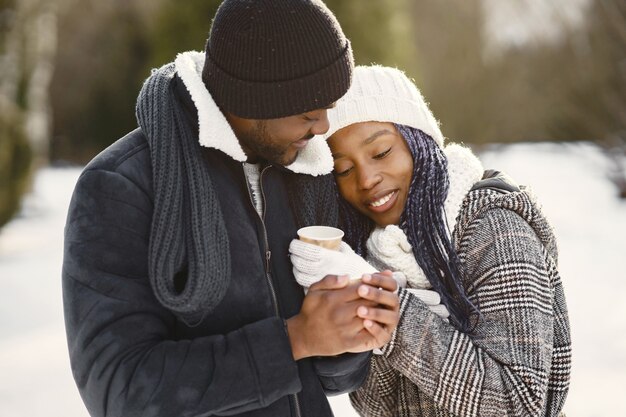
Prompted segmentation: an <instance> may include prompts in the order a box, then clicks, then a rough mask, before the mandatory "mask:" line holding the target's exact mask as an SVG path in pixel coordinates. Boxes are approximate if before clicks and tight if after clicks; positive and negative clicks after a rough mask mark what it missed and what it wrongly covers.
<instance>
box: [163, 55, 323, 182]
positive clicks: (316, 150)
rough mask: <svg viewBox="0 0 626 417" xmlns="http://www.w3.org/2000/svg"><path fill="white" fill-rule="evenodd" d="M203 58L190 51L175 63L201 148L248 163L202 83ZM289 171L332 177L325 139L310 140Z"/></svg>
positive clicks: (180, 56)
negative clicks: (194, 116)
mask: <svg viewBox="0 0 626 417" xmlns="http://www.w3.org/2000/svg"><path fill="white" fill-rule="evenodd" d="M204 59H205V55H204V53H201V52H195V51H191V52H184V53H181V54H179V55H178V56H177V57H176V61H175V62H174V64H175V66H176V72H177V74H178V76H179V77H180V79H181V80H182V81H183V84H184V85H185V87H186V88H187V91H189V95H190V96H191V99H192V100H193V103H194V105H195V106H196V110H197V112H198V131H199V134H198V136H199V139H200V145H202V146H204V147H207V148H213V149H217V150H220V151H222V152H224V153H225V154H226V155H228V156H230V157H231V158H233V159H234V160H235V161H239V162H245V161H246V160H247V159H248V157H247V156H246V153H245V152H244V150H243V148H242V147H241V145H240V144H239V140H238V139H237V137H236V136H235V132H233V129H232V128H231V126H230V124H229V123H228V121H227V120H226V117H224V114H223V113H222V111H221V110H220V108H219V107H218V106H217V104H216V103H215V101H214V100H213V97H211V94H209V91H208V90H207V89H206V87H205V86H204V83H203V82H202V67H203V65H204ZM286 168H287V169H289V170H290V171H292V172H296V173H299V174H308V175H313V176H318V175H325V174H329V173H330V172H331V171H332V170H333V158H332V155H331V152H330V149H329V148H328V145H327V144H326V141H325V140H324V138H323V137H322V136H315V137H314V138H313V139H311V140H310V141H309V144H308V145H307V147H306V148H304V149H303V150H302V151H300V153H299V155H298V157H297V159H296V161H295V162H294V163H292V164H291V165H289V166H287V167H286Z"/></svg>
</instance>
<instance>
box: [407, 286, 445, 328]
mask: <svg viewBox="0 0 626 417" xmlns="http://www.w3.org/2000/svg"><path fill="white" fill-rule="evenodd" d="M407 291H408V292H410V293H411V294H412V295H414V296H416V297H417V298H419V299H420V300H422V301H423V302H424V304H426V306H427V307H428V308H429V309H430V311H432V312H433V313H435V314H436V315H438V316H439V317H441V318H442V319H444V320H446V321H448V317H450V312H449V311H448V309H447V308H446V306H445V305H443V304H441V297H440V296H439V294H438V293H437V292H436V291H433V290H419V289H414V288H409V289H408V290H407Z"/></svg>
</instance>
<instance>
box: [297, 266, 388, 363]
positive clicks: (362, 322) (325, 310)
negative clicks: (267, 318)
mask: <svg viewBox="0 0 626 417" xmlns="http://www.w3.org/2000/svg"><path fill="white" fill-rule="evenodd" d="M364 279H365V280H368V279H370V280H371V282H369V283H363V282H362V281H358V280H357V281H349V279H348V277H347V276H336V275H328V276H326V277H324V279H322V280H321V281H319V282H317V283H315V284H313V285H312V286H311V287H310V288H309V292H308V293H307V295H306V297H305V298H304V302H303V304H302V309H301V311H300V313H299V314H298V315H296V316H294V317H292V318H290V319H289V320H287V327H288V333H289V339H290V342H291V346H292V350H293V355H294V358H295V359H296V360H298V359H301V358H304V357H308V356H332V355H338V354H341V353H345V352H364V351H368V350H372V349H374V348H377V347H380V346H382V345H383V344H385V343H387V342H388V341H389V339H390V337H391V333H392V332H393V329H395V326H396V325H397V322H398V307H399V305H398V304H399V303H398V297H397V295H396V294H394V293H393V291H395V290H396V289H397V284H396V282H395V280H394V279H393V278H392V277H391V273H385V274H384V275H379V274H373V275H372V278H368V275H365V276H364ZM363 308H365V310H364V311H363V310H362V309H363ZM359 310H361V313H363V316H361V315H360V314H359V313H358V311H359ZM378 320H380V321H378Z"/></svg>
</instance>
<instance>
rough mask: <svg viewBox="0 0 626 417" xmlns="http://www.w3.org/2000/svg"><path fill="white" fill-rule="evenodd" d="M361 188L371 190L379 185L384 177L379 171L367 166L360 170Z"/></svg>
mask: <svg viewBox="0 0 626 417" xmlns="http://www.w3.org/2000/svg"><path fill="white" fill-rule="evenodd" d="M358 177H359V188H360V189H362V190H371V189H372V188H374V187H375V186H376V185H378V184H379V183H380V182H381V181H382V179H383V177H382V175H380V173H379V172H378V171H374V170H372V169H368V168H367V167H364V168H361V169H359V170H358Z"/></svg>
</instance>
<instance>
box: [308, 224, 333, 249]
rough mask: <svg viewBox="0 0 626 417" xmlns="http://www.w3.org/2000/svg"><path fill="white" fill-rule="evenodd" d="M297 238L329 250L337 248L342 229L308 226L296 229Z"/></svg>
mask: <svg viewBox="0 0 626 417" xmlns="http://www.w3.org/2000/svg"><path fill="white" fill-rule="evenodd" d="M298 238H299V239H300V240H301V241H303V242H307V243H311V244H313V245H317V246H321V247H323V248H326V249H330V250H339V246H340V245H341V239H342V238H343V230H341V229H337V228H336V227H330V226H308V227H303V228H301V229H298Z"/></svg>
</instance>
